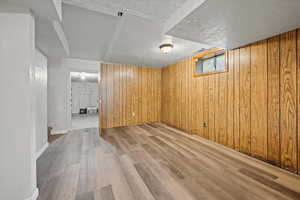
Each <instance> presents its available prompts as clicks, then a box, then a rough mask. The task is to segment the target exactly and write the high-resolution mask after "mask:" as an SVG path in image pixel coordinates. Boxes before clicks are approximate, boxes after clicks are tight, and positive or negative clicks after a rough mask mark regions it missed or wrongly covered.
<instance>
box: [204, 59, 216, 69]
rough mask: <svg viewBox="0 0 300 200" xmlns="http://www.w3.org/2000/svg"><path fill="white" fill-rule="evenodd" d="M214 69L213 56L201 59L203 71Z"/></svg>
mask: <svg viewBox="0 0 300 200" xmlns="http://www.w3.org/2000/svg"><path fill="white" fill-rule="evenodd" d="M214 71H216V68H215V58H214V57H213V58H208V59H205V60H203V73H206V72H214Z"/></svg>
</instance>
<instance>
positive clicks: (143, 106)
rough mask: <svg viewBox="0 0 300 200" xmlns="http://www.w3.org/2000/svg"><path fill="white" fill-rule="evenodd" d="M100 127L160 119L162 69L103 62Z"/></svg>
mask: <svg viewBox="0 0 300 200" xmlns="http://www.w3.org/2000/svg"><path fill="white" fill-rule="evenodd" d="M100 77H101V78H100V79H101V84H100V99H101V107H100V123H101V125H100V126H101V128H112V127H118V126H128V125H134V124H139V123H145V122H157V121H160V116H161V114H160V113H161V69H154V68H146V67H136V66H129V65H119V64H101V72H100Z"/></svg>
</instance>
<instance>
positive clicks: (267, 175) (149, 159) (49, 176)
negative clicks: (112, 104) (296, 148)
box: [37, 123, 300, 200]
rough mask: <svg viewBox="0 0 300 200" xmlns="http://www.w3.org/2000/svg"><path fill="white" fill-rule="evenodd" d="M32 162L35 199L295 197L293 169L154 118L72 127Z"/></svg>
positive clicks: (298, 186) (298, 195)
mask: <svg viewBox="0 0 300 200" xmlns="http://www.w3.org/2000/svg"><path fill="white" fill-rule="evenodd" d="M82 133H84V134H82ZM37 169H38V170H37V171H38V173H37V174H38V187H39V189H40V196H39V200H67V199H68V200H144V199H146V200H196V199H198V200H205V199H208V200H213V199H222V200H223V199H224V200H227V199H238V200H247V199H249V200H255V199H270V200H277V199H300V177H299V176H298V175H295V174H291V173H289V172H287V171H285V170H282V169H280V168H277V167H274V166H271V165H269V164H267V163H264V162H262V161H259V160H256V159H254V158H251V157H248V156H246V155H244V154H240V153H238V152H235V151H233V150H231V149H228V148H226V147H223V146H221V145H218V144H215V143H212V142H210V141H208V140H205V139H202V138H199V137H197V136H191V135H187V134H184V133H183V132H181V131H179V130H176V129H173V128H170V127H168V126H166V125H164V124H161V123H154V124H143V125H138V126H131V127H120V128H112V129H106V130H105V131H104V136H103V138H100V137H99V136H98V132H97V129H83V130H75V131H73V133H72V134H68V135H65V136H63V137H61V138H59V139H57V140H55V141H54V142H53V143H51V145H50V147H49V148H48V149H47V151H46V152H45V153H44V154H43V155H42V156H41V157H40V158H39V160H38V163H37Z"/></svg>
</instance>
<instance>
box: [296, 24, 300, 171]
mask: <svg viewBox="0 0 300 200" xmlns="http://www.w3.org/2000/svg"><path fill="white" fill-rule="evenodd" d="M299 84H300V29H298V30H297V125H298V126H297V138H298V146H297V149H298V152H297V154H298V173H299V174H300V116H299V115H300V86H299Z"/></svg>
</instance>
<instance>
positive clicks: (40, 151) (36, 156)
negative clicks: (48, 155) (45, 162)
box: [35, 142, 49, 160]
mask: <svg viewBox="0 0 300 200" xmlns="http://www.w3.org/2000/svg"><path fill="white" fill-rule="evenodd" d="M48 146H49V143H48V142H47V143H46V144H45V145H44V146H43V147H42V148H41V149H40V150H39V151H38V152H36V153H35V159H36V160H37V159H38V158H39V157H40V156H41V155H42V154H43V153H44V151H46V149H47V148H48Z"/></svg>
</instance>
